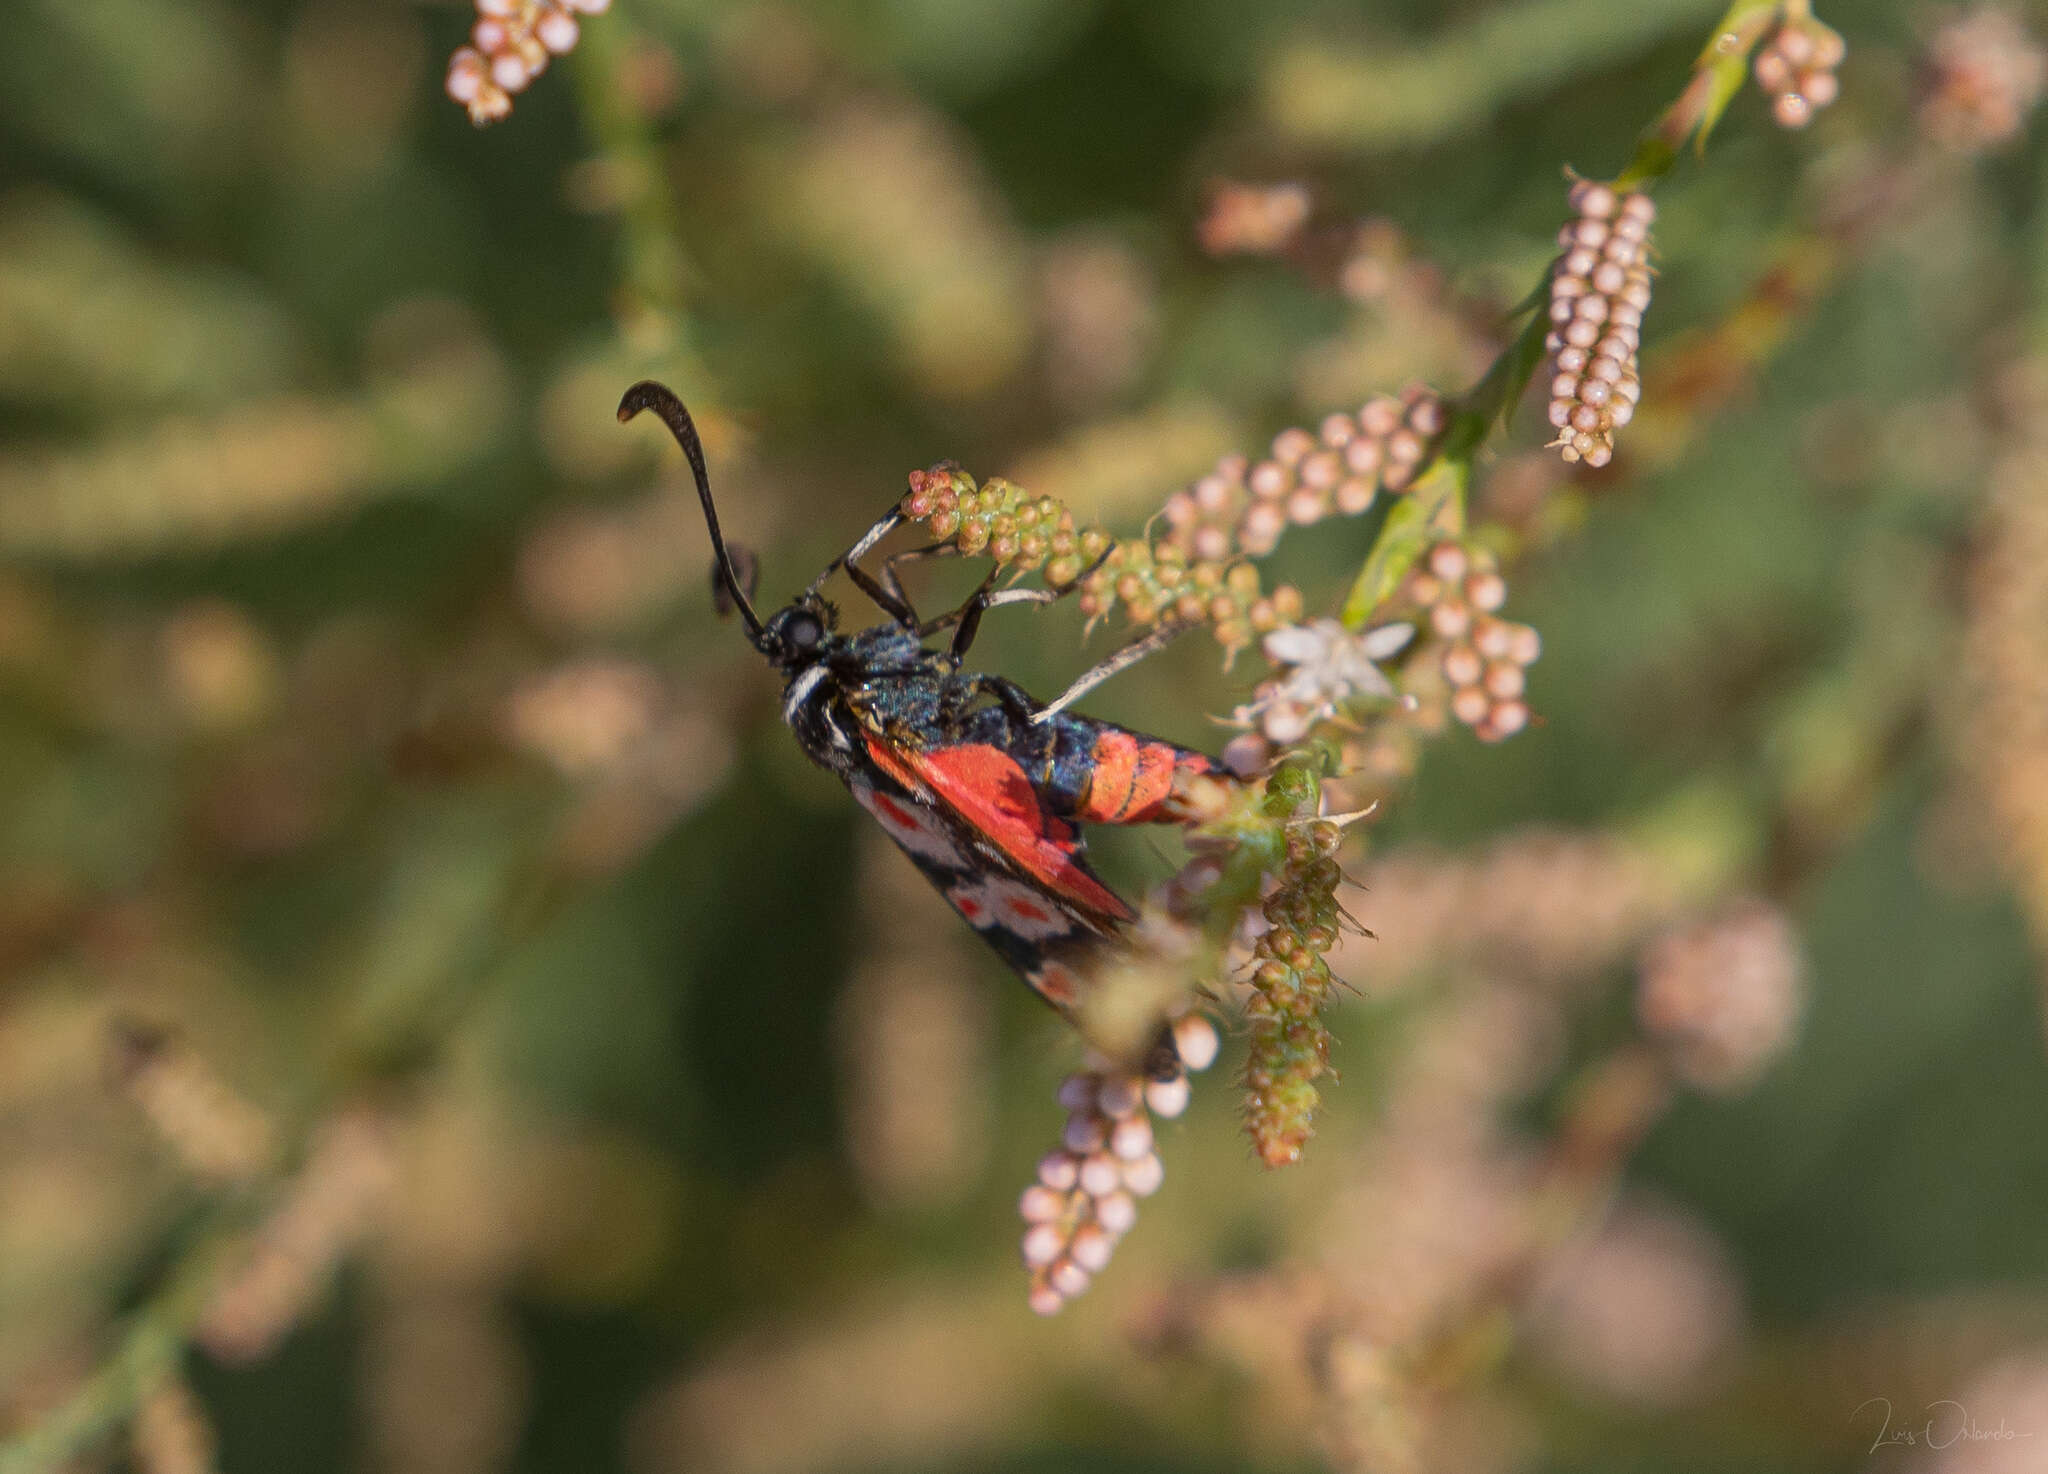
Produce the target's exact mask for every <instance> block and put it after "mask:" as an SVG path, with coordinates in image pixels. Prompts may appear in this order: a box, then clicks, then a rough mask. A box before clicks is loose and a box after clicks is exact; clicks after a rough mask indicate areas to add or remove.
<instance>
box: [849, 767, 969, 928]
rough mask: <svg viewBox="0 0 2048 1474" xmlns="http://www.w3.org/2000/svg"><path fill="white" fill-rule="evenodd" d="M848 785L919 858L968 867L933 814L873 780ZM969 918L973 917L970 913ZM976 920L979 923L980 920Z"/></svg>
mask: <svg viewBox="0 0 2048 1474" xmlns="http://www.w3.org/2000/svg"><path fill="white" fill-rule="evenodd" d="M847 787H848V788H850V789H851V790H852V791H853V796H854V799H855V800H856V801H857V802H858V803H859V804H860V806H861V807H862V808H864V809H866V810H867V811H868V812H869V813H870V814H873V815H874V816H875V822H876V823H878V824H880V825H881V826H882V827H883V828H884V829H886V830H888V831H889V837H890V838H891V839H893V840H895V841H896V843H898V844H900V845H902V846H903V848H905V849H906V850H908V851H910V853H911V854H913V855H915V856H917V858H918V859H920V860H931V861H933V862H935V863H937V864H940V865H949V866H952V867H954V868H955V869H962V870H964V869H966V868H967V864H968V861H967V857H966V856H965V855H963V854H961V853H960V849H959V846H957V845H955V844H954V843H953V840H952V837H951V836H950V835H949V834H947V832H946V826H945V825H944V823H943V822H941V821H940V819H939V818H938V817H937V816H936V815H935V814H932V813H931V812H929V811H928V810H926V809H923V808H920V807H919V806H918V805H916V804H914V803H911V802H909V801H908V800H906V799H900V798H897V797H896V796H895V795H894V794H890V793H878V792H876V791H875V786H874V785H873V784H872V783H868V782H865V781H863V780H860V779H855V780H854V781H852V782H850V783H848V784H847ZM968 919H969V920H970V921H972V920H973V918H972V917H969V918H968ZM975 924H976V925H977V926H979V925H980V924H981V923H980V922H976V923H975Z"/></svg>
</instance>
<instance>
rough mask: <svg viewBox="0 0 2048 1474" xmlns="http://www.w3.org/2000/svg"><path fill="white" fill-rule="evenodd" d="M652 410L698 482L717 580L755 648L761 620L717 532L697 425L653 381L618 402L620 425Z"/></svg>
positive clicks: (668, 390)
mask: <svg viewBox="0 0 2048 1474" xmlns="http://www.w3.org/2000/svg"><path fill="white" fill-rule="evenodd" d="M643 409H651V410H653V411H654V412H655V413H656V414H658V415H660V416H661V422H662V423H663V424H664V425H666V426H668V431H669V434H671V435H673V436H675V438H676V444H677V445H680V446H681V447H682V448H683V454H684V455H685V456H688V457H689V460H690V473H691V474H692V475H693V476H695V477H696V478H697V499H698V500H699V501H701V502H703V503H704V523H705V525H706V526H707V527H709V528H710V529H711V548H712V551H713V552H714V553H716V554H717V555H718V576H719V577H720V578H721V579H723V580H724V581H725V590H726V592H727V593H728V594H730V595H731V596H732V602H733V604H734V605H735V606H736V607H737V608H738V609H739V611H740V618H741V619H744V620H745V621H746V622H747V638H748V639H750V640H752V641H753V642H754V644H755V645H756V646H759V645H760V643H761V618H760V616H759V615H757V614H755V613H754V606H753V605H752V604H750V603H748V602H747V591H746V589H745V587H744V586H742V584H741V583H740V577H739V570H738V569H737V568H735V567H734V566H733V561H732V554H731V552H729V551H728V550H727V548H726V546H725V534H724V533H722V532H720V531H719V530H718V508H717V507H715V506H713V505H712V502H711V477H710V474H709V473H708V472H706V471H705V469H704V442H703V441H701V440H699V439H698V438H697V426H696V423H695V422H694V421H693V420H691V418H690V412H689V411H688V410H686V409H684V408H683V402H682V400H680V399H678V398H676V394H675V391H674V390H673V389H671V388H669V387H668V386H667V385H666V384H657V383H655V382H654V380H652V379H642V380H641V381H640V382H639V383H637V384H635V385H634V386H633V387H632V388H630V389H628V390H627V391H626V394H625V397H624V398H623V399H621V400H620V401H619V423H620V424H622V425H623V424H625V423H626V421H628V420H630V419H632V418H633V416H635V415H637V414H639V413H640V411H641V410H643Z"/></svg>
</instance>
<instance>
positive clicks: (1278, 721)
mask: <svg viewBox="0 0 2048 1474" xmlns="http://www.w3.org/2000/svg"><path fill="white" fill-rule="evenodd" d="M1414 638H1415V626H1414V625H1412V624H1404V623H1396V624H1382V625H1377V626H1375V627H1374V628H1372V629H1369V630H1366V631H1364V632H1363V633H1361V634H1353V633H1352V632H1351V631H1350V630H1347V629H1346V628H1344V626H1343V625H1341V624H1339V623H1338V622H1337V621H1336V620H1334V619H1318V620H1314V621H1312V622H1310V623H1308V624H1291V625H1287V626H1285V627H1284V628H1281V629H1277V630H1274V631H1273V632H1272V633H1271V634H1269V635H1267V636H1266V639H1265V643H1264V646H1263V648H1264V649H1265V652H1266V658H1267V659H1268V660H1270V661H1272V662H1273V663H1274V664H1275V665H1278V666H1287V667H1292V668H1291V669H1289V670H1286V671H1284V672H1283V673H1282V674H1281V675H1280V676H1279V677H1278V678H1276V679H1274V680H1270V681H1267V682H1265V683H1264V684H1263V685H1261V686H1260V687H1259V691H1258V695H1257V697H1256V698H1255V699H1254V700H1253V701H1251V702H1250V703H1249V704H1247V705H1245V706H1241V707H1239V708H1238V709H1237V713H1236V716H1237V719H1238V720H1239V721H1240V722H1243V723H1245V724H1246V725H1250V724H1252V723H1253V722H1257V723H1258V725H1259V727H1260V729H1261V730H1262V731H1264V732H1265V734H1266V736H1267V737H1269V738H1271V739H1272V740H1273V741H1275V742H1278V743H1283V744H1284V743H1288V742H1296V741H1299V740H1300V739H1301V738H1302V737H1304V736H1306V735H1307V734H1308V730H1309V728H1310V727H1312V726H1314V725H1315V724H1316V723H1317V722H1319V721H1322V720H1323V719H1324V718H1326V717H1331V716H1334V715H1336V713H1337V712H1338V711H1339V710H1340V709H1341V708H1343V707H1345V706H1348V705H1350V704H1351V703H1352V702H1353V701H1356V700H1358V699H1359V698H1361V697H1374V696H1377V697H1384V698H1392V697H1393V696H1395V694H1396V692H1395V690H1394V683H1393V682H1392V681H1390V680H1388V679H1387V674H1386V672H1385V671H1383V670H1381V669H1380V668H1379V664H1378V663H1379V662H1380V661H1382V660H1386V659H1389V658H1390V657H1392V656H1394V655H1397V654H1399V653H1400V652H1401V650H1402V649H1404V648H1405V647H1406V646H1407V644H1408V642H1409V641H1410V640H1412V639H1414Z"/></svg>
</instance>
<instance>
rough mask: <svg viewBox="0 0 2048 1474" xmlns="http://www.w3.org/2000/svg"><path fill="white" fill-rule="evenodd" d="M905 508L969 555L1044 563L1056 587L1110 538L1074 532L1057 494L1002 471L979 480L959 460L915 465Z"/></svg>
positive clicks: (1018, 564) (1006, 563)
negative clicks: (1027, 486)
mask: <svg viewBox="0 0 2048 1474" xmlns="http://www.w3.org/2000/svg"><path fill="white" fill-rule="evenodd" d="M902 512H903V515H904V516H906V517H909V518H912V519H914V520H917V521H920V522H923V523H925V524H926V525H928V526H929V527H930V528H931V532H932V536H934V537H936V538H938V539H939V540H940V541H941V542H950V543H952V544H953V546H954V547H956V548H958V549H959V550H960V552H961V553H963V554H964V555H966V556H967V557H970V558H972V557H980V556H986V557H988V558H991V559H993V560H994V561H995V563H996V565H997V566H998V567H1010V568H1015V569H1016V570H1017V571H1019V572H1020V573H1030V572H1032V571H1034V570H1036V569H1040V568H1043V569H1044V570H1045V573H1044V576H1045V581H1046V582H1047V583H1048V584H1050V585H1052V586H1053V587H1054V588H1065V587H1066V586H1067V585H1068V584H1070V583H1072V582H1073V581H1074V580H1075V579H1077V578H1079V577H1080V576H1081V573H1082V571H1083V570H1084V569H1086V568H1087V567H1088V565H1089V564H1091V563H1093V562H1094V561H1095V560H1096V559H1098V558H1100V557H1101V556H1102V555H1103V553H1105V552H1106V551H1108V549H1109V547H1110V544H1111V538H1110V536H1109V534H1108V533H1106V532H1103V531H1102V530H1101V529H1099V528H1092V527H1091V528H1089V529H1088V530H1087V531H1085V532H1082V531H1077V530H1076V529H1075V526H1074V514H1073V512H1072V511H1070V510H1069V509H1068V508H1067V507H1066V506H1065V505H1063V504H1062V503H1061V502H1060V501H1059V500H1058V499H1057V498H1054V497H1049V496H1033V495H1031V494H1030V493H1029V492H1027V491H1025V490H1024V489H1023V488H1022V487H1021V486H1014V485H1012V484H1011V483H1009V482H1008V481H1005V480H1003V478H1002V477H1000V476H992V477H990V478H989V481H988V484H987V485H985V486H976V485H975V483H974V478H973V477H972V476H969V475H968V474H967V473H966V472H965V471H962V470H961V469H960V468H959V467H957V466H948V465H941V466H934V467H932V468H931V469H930V470H929V471H912V472H911V473H910V491H909V494H908V495H906V496H905V497H904V498H903V502H902Z"/></svg>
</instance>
